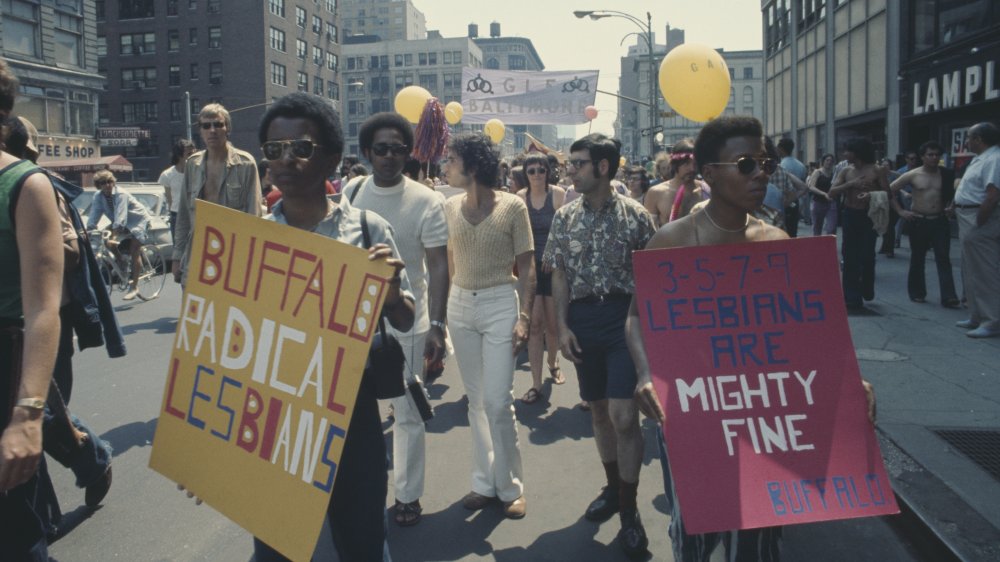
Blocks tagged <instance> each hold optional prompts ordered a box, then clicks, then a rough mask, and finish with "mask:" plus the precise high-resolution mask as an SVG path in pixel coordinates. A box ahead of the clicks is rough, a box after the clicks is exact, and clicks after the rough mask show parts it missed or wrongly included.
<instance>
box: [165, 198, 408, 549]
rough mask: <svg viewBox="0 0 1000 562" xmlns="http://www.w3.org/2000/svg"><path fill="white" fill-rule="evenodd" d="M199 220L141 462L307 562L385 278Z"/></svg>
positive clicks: (276, 232)
mask: <svg viewBox="0 0 1000 562" xmlns="http://www.w3.org/2000/svg"><path fill="white" fill-rule="evenodd" d="M196 217H197V221H196V223H195V233H194V240H193V241H192V247H191V260H190V265H189V270H188V277H187V287H186V291H185V293H184V296H183V299H182V306H183V308H182V310H181V313H180V316H179V318H178V320H177V333H176V335H175V336H174V344H173V352H172V354H171V358H170V365H169V368H168V371H167V380H166V385H165V389H164V395H163V402H162V407H161V410H160V417H159V420H158V422H157V427H156V437H155V438H154V441H153V452H152V456H151V458H150V463H149V464H150V467H151V468H153V469H154V470H156V471H157V472H159V473H161V474H163V475H164V476H166V477H167V478H170V479H171V480H174V481H175V482H177V483H179V484H183V485H184V486H185V487H187V489H189V490H190V491H192V492H194V493H195V494H196V495H197V496H198V497H200V498H202V499H203V500H205V502H206V503H208V504H209V505H211V506H212V507H214V508H215V509H217V510H218V511H219V512H221V513H222V514H224V515H226V516H227V517H229V518H230V519H232V520H233V521H235V522H236V523H237V524H239V525H240V526H242V527H243V528H245V529H247V530H248V531H249V532H251V533H252V534H253V535H255V536H257V537H259V538H260V539H261V540H263V541H264V542H266V543H267V544H269V545H271V546H272V547H274V548H275V549H277V550H279V551H280V552H281V553H282V554H284V555H286V556H288V557H289V558H291V559H293V560H309V558H310V556H311V555H312V553H313V549H314V546H315V545H316V541H317V539H318V537H319V533H320V530H321V526H322V523H323V519H324V516H325V513H326V508H327V504H328V502H329V498H330V491H331V489H332V488H333V481H334V477H335V475H336V467H337V465H338V463H339V461H340V455H341V452H342V450H343V445H344V439H345V437H346V435H347V428H348V426H349V424H350V420H351V413H352V411H353V409H354V401H355V398H356V397H357V392H358V387H359V384H360V381H361V374H362V372H363V370H364V366H365V361H366V358H367V355H368V348H369V345H370V343H371V337H372V336H373V335H374V333H375V330H376V329H377V325H378V322H377V320H378V317H379V316H378V315H379V314H380V312H381V308H382V300H383V297H384V294H385V292H386V288H387V286H388V279H389V277H391V276H392V268H391V267H389V266H387V265H385V264H384V263H382V262H378V263H375V262H371V261H369V260H368V257H367V252H366V251H365V250H363V249H361V248H356V247H354V246H350V245H347V244H343V243H341V242H337V241H335V240H332V239H329V238H326V237H323V236H318V235H316V234H313V233H310V232H305V231H303V230H298V229H295V228H292V227H289V226H284V225H279V224H277V223H274V222H271V221H267V220H263V219H258V218H255V217H251V216H248V215H246V214H243V213H239V212H236V211H232V210H230V209H226V208H224V207H221V206H218V205H213V204H210V203H205V202H202V201H198V202H197V206H196Z"/></svg>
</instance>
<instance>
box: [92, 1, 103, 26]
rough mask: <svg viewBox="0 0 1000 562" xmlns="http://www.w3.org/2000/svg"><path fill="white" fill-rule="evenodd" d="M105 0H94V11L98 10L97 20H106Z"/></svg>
mask: <svg viewBox="0 0 1000 562" xmlns="http://www.w3.org/2000/svg"><path fill="white" fill-rule="evenodd" d="M104 7H105V6H104V0H96V1H95V2H94V12H96V16H97V18H96V19H97V21H104Z"/></svg>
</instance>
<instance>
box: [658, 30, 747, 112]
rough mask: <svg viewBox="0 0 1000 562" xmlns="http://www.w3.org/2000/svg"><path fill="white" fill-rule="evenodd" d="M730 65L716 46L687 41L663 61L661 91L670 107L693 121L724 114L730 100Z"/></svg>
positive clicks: (661, 64) (661, 66) (661, 65)
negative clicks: (714, 47)
mask: <svg viewBox="0 0 1000 562" xmlns="http://www.w3.org/2000/svg"><path fill="white" fill-rule="evenodd" d="M730 85H731V82H730V80H729V67H728V66H727V65H726V61H725V60H723V58H722V55H720V54H719V53H718V52H717V51H716V50H715V49H713V48H711V47H708V46H706V45H698V44H695V43H685V44H684V45H680V46H678V47H675V48H674V49H673V50H672V51H670V53H668V54H667V56H666V57H664V58H663V62H661V63H660V92H662V93H663V98H664V99H666V100H667V103H668V104H670V107H672V108H673V109H674V111H676V112H677V113H679V114H681V115H683V116H684V117H687V118H688V119H690V120H692V121H708V120H710V119H714V118H716V117H718V116H719V115H721V114H722V112H723V111H725V109H726V104H727V103H728V102H729V88H730Z"/></svg>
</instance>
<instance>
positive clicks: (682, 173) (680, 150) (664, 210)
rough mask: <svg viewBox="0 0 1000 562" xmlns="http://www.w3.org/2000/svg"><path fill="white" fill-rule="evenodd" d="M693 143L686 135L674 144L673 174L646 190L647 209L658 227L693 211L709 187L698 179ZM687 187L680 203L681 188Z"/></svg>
mask: <svg viewBox="0 0 1000 562" xmlns="http://www.w3.org/2000/svg"><path fill="white" fill-rule="evenodd" d="M693 150H694V143H693V141H691V139H684V140H682V141H680V142H678V143H677V144H675V145H674V151H673V152H672V153H671V154H670V169H671V171H672V173H673V177H672V178H671V179H669V180H667V181H665V182H662V183H659V184H657V185H654V186H653V187H650V188H649V191H648V192H646V200H645V202H644V204H645V205H646V210H647V211H649V214H651V215H653V221H654V223H655V224H656V226H657V227H660V226H661V225H664V224H667V223H668V222H670V221H672V220H676V219H679V218H681V217H685V216H687V215H688V214H690V213H691V208H692V207H694V205H695V203H697V202H699V201H701V200H702V199H704V198H705V195H707V193H708V187H707V186H706V185H705V183H704V182H702V181H699V180H697V179H696V178H697V176H698V169H697V167H696V166H695V163H694V152H693ZM681 189H683V190H684V193H683V195H681V200H680V202H679V204H678V201H677V193H678V190H681Z"/></svg>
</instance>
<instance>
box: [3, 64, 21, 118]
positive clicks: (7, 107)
mask: <svg viewBox="0 0 1000 562" xmlns="http://www.w3.org/2000/svg"><path fill="white" fill-rule="evenodd" d="M18 83H19V82H18V80H17V76H14V72H13V71H12V70H11V69H10V67H9V66H7V61H5V60H3V59H0V111H3V112H4V113H10V112H11V111H13V110H14V100H15V99H16V98H17V87H18Z"/></svg>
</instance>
